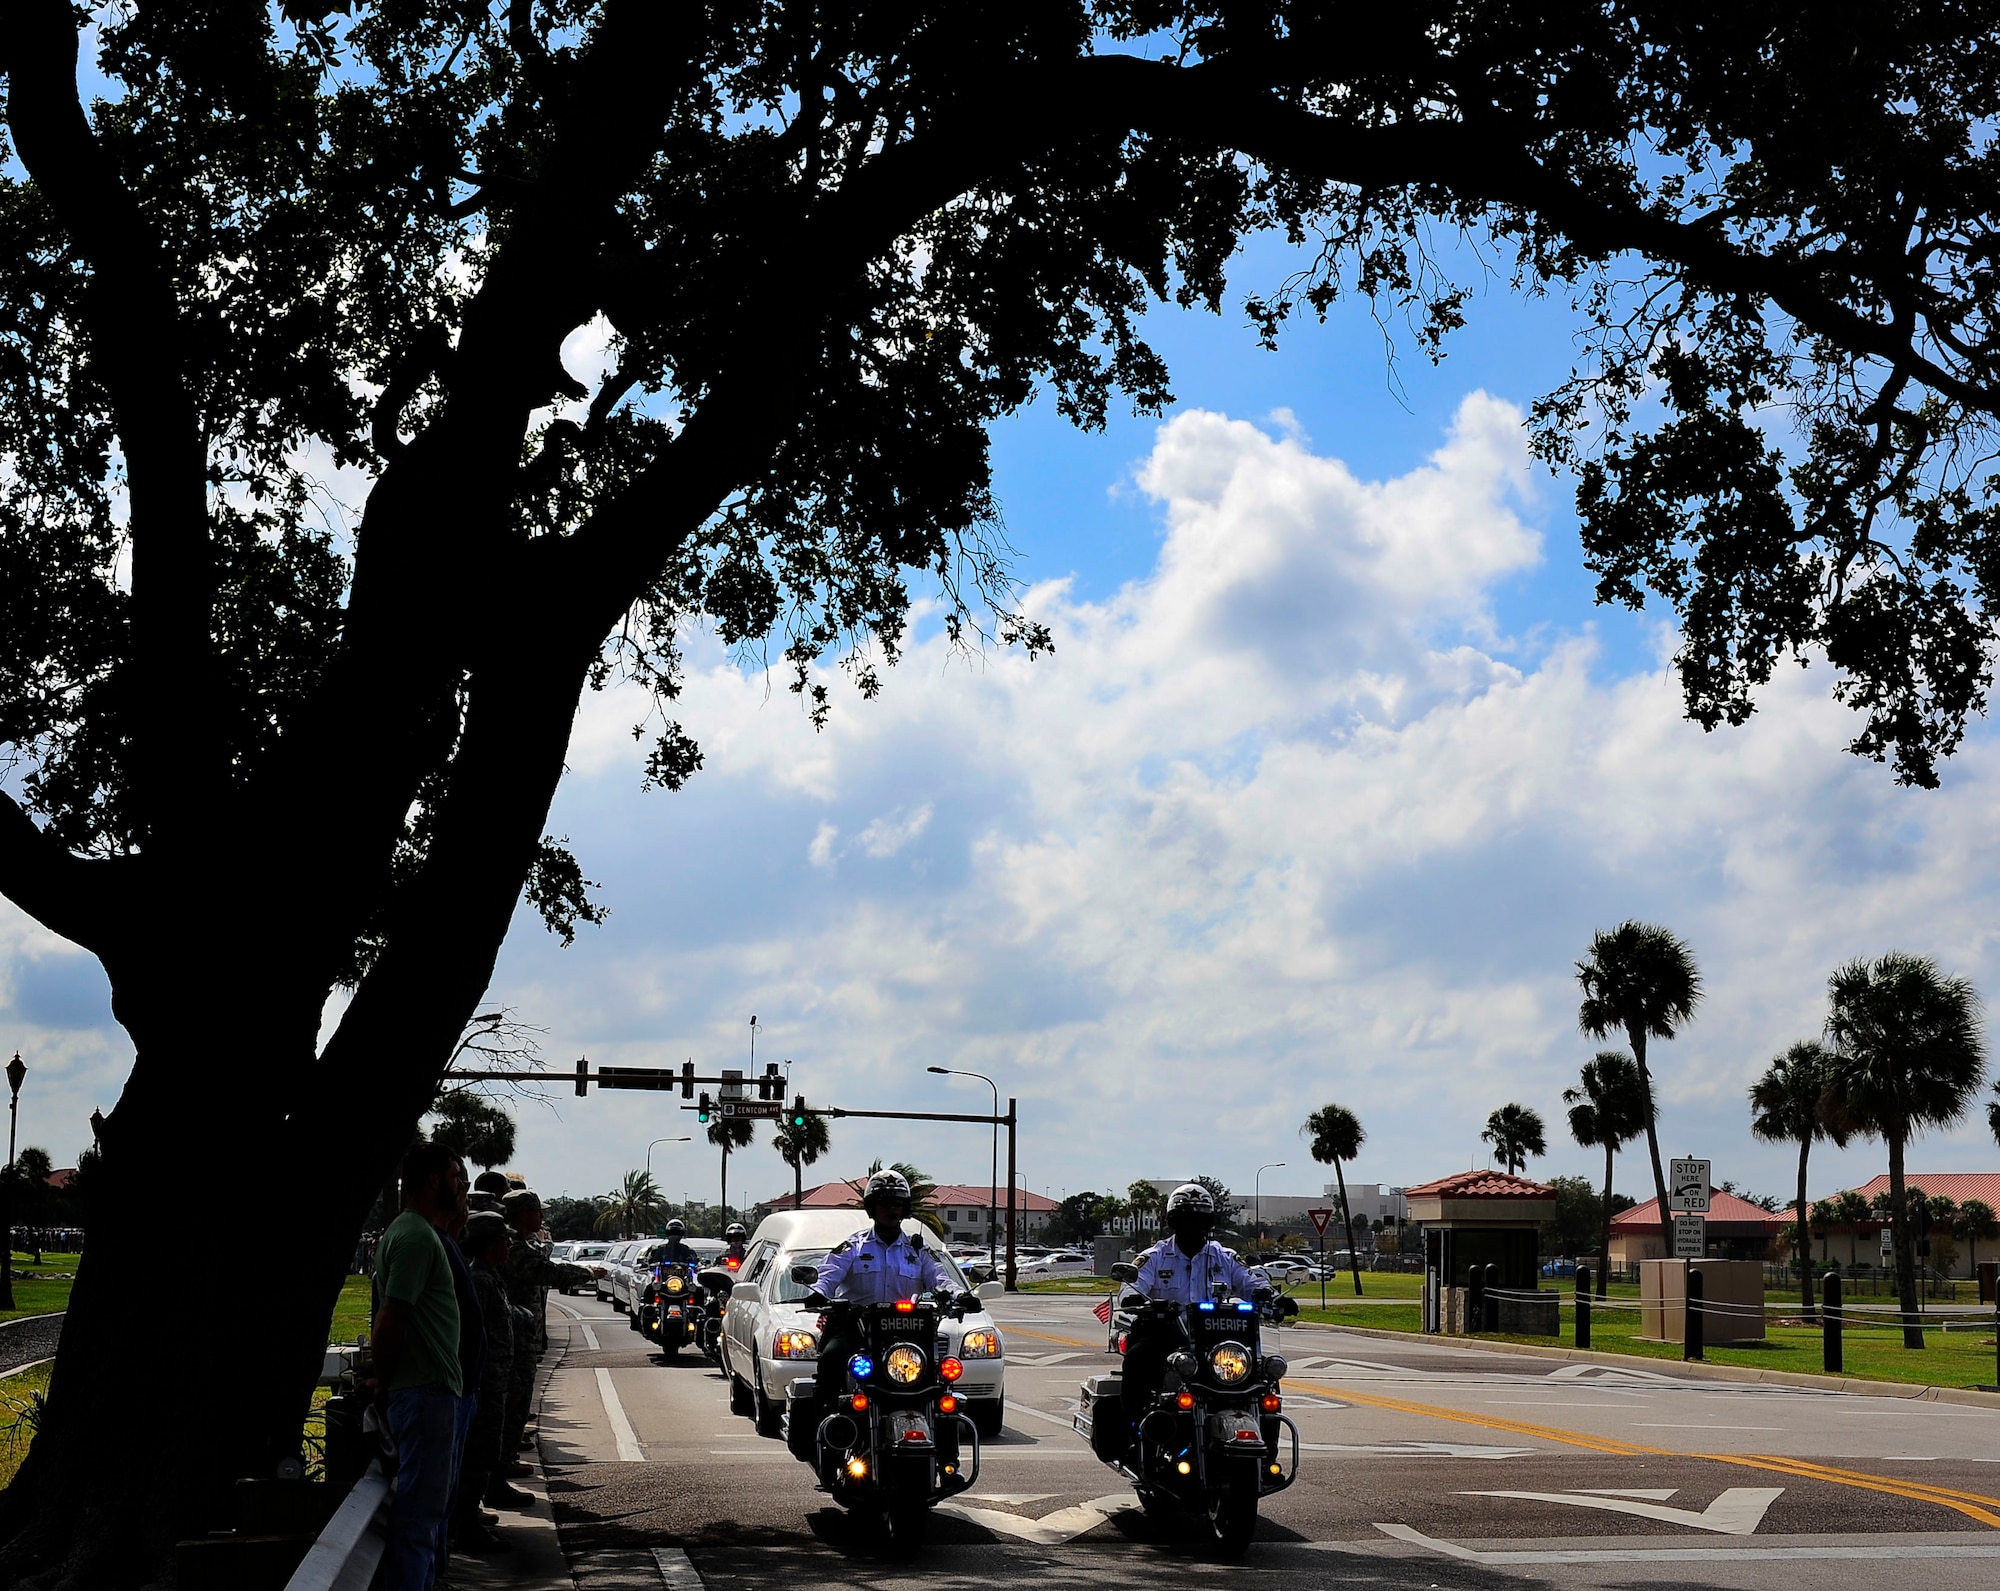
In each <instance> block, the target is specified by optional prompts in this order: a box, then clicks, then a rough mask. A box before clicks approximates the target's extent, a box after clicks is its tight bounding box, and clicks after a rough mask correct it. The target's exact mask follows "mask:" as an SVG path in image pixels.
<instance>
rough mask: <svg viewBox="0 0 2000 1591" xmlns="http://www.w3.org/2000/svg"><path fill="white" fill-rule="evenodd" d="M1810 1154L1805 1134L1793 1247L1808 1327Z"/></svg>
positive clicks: (1810, 1319)
mask: <svg viewBox="0 0 2000 1591" xmlns="http://www.w3.org/2000/svg"><path fill="white" fill-rule="evenodd" d="M1811 1153H1812V1136H1811V1134H1807V1135H1806V1136H1805V1137H1803V1138H1801V1139H1800V1140H1799V1203H1798V1217H1799V1229H1798V1230H1799V1235H1798V1241H1797V1242H1796V1243H1795V1244H1794V1245H1793V1247H1794V1249H1795V1250H1796V1252H1797V1253H1798V1256H1799V1302H1800V1303H1801V1304H1802V1305H1803V1306H1804V1309H1805V1317H1806V1324H1807V1325H1808V1326H1810V1325H1811V1324H1812V1323H1813V1321H1814V1319H1815V1318H1816V1317H1815V1315H1814V1313H1813V1278H1812V1233H1811V1232H1810V1231H1808V1230H1807V1227H1806V1156H1808V1155H1809V1154H1811Z"/></svg>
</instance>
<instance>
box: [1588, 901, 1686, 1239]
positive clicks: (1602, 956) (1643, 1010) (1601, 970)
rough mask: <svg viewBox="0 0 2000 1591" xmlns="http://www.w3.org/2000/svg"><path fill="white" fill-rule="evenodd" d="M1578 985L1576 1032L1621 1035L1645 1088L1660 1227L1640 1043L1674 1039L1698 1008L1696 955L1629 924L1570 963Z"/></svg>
mask: <svg viewBox="0 0 2000 1591" xmlns="http://www.w3.org/2000/svg"><path fill="white" fill-rule="evenodd" d="M1576 981H1577V982H1578V983H1579V984H1581V985H1582V987H1583V1001H1582V1003H1581V1004H1580V1005H1579V1006H1578V1007H1577V1013H1576V1021H1577V1026H1578V1027H1580V1028H1582V1029H1583V1031H1584V1032H1585V1033H1587V1034H1588V1035H1589V1036H1590V1037H1591V1038H1594V1039H1602V1038H1608V1037H1610V1036H1611V1035H1612V1034H1613V1033H1623V1034H1624V1035H1625V1042H1626V1043H1628V1044H1630V1045H1631V1046H1632V1059H1633V1060H1634V1061H1636V1062H1637V1063H1638V1066H1639V1080H1640V1081H1641V1082H1642V1083H1644V1084H1645V1086H1646V1153H1647V1155H1648V1156H1649V1157H1650V1158H1651V1160H1652V1162H1653V1192H1654V1194H1655V1195H1656V1196H1657V1197H1658V1199H1659V1201H1660V1219H1661V1220H1662V1221H1664V1220H1666V1218H1667V1217H1666V1211H1667V1174H1666V1172H1665V1171H1664V1170H1663V1169H1662V1168H1661V1165H1660V1133H1659V1127H1658V1120H1659V1102H1658V1100H1657V1099H1656V1098H1655V1096H1654V1093H1653V1074H1652V1073H1651V1072H1650V1071H1648V1070H1647V1069H1646V1041H1647V1040H1648V1039H1649V1038H1650V1039H1670V1038H1672V1037H1673V1036H1674V1035H1675V1034H1676V1033H1678V1032H1679V1031H1680V1030H1681V1029H1682V1028H1683V1027H1685V1026H1686V1025H1687V1023H1688V1019H1689V1018H1690V1017H1692V1016H1693V1015H1694V1008H1695V1007H1696V1006H1697V1005H1699V1004H1700V1003H1701V973H1700V971H1699V970H1698V969H1697V968H1696V967H1695V964H1694V952H1693V951H1691V950H1689V949H1688V947H1687V946H1686V945H1685V944H1683V943H1682V942H1681V940H1680V939H1679V938H1678V937H1676V936H1675V935H1674V934H1673V933H1671V932H1670V931H1669V930H1667V929H1665V928H1661V927H1659V926H1657V925H1656V924H1653V923H1641V922H1633V921H1630V920H1628V921H1626V922H1622V923H1620V924H1619V925H1618V926H1617V927H1616V928H1609V929H1601V930H1599V931H1598V932H1597V933H1595V934H1592V935H1591V936H1590V954H1589V955H1588V956H1586V957H1585V958H1584V959H1583V960H1582V961H1579V962H1578V963H1577V964H1576Z"/></svg>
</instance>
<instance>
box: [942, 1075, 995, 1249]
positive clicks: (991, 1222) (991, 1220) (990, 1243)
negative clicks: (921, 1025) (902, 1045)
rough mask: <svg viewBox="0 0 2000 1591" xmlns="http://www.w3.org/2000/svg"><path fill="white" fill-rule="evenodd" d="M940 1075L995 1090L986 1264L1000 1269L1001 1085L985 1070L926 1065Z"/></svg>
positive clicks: (987, 1210) (988, 1189)
mask: <svg viewBox="0 0 2000 1591" xmlns="http://www.w3.org/2000/svg"><path fill="white" fill-rule="evenodd" d="M924 1070H925V1071H927V1072H935V1073H936V1074H937V1075H938V1076H939V1077H976V1078H978V1079H979V1081H980V1082H982V1083H984V1084H985V1085H986V1086H987V1087H988V1088H990V1089H992V1090H993V1176H992V1181H991V1182H990V1183H988V1184H987V1188H986V1265H987V1268H988V1269H989V1270H991V1271H993V1272H995V1273H997V1272H998V1271H999V1269H1000V1085H999V1084H998V1083H996V1082H994V1081H993V1079H992V1078H990V1077H988V1076H987V1075H986V1074H985V1073H984V1072H961V1071H957V1070H955V1069H954V1068H952V1067H949V1066H926V1067H925V1068H924Z"/></svg>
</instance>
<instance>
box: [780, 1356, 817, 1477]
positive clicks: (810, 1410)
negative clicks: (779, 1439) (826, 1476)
mask: <svg viewBox="0 0 2000 1591" xmlns="http://www.w3.org/2000/svg"><path fill="white" fill-rule="evenodd" d="M785 1446H786V1447H787V1448H789V1449H790V1450H791V1455H792V1457H793V1458H795V1459H797V1460H798V1461H799V1462H800V1463H802V1464H814V1463H817V1462H818V1461H819V1386H818V1383H817V1382H815V1381H814V1380H813V1378H812V1377H811V1376H801V1377H799V1379H798V1380H796V1381H794V1382H793V1383H792V1384H791V1385H790V1386H788V1387H786V1388H785Z"/></svg>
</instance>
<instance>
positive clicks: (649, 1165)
mask: <svg viewBox="0 0 2000 1591" xmlns="http://www.w3.org/2000/svg"><path fill="white" fill-rule="evenodd" d="M693 1142H694V1139H693V1138H691V1137H689V1136H687V1135H686V1134H682V1135H681V1136H680V1137H678V1138H655V1139H654V1140H653V1141H652V1142H651V1143H649V1144H648V1145H646V1175H647V1176H648V1177H650V1176H652V1174H653V1151H654V1150H655V1149H657V1148H658V1147H659V1146H660V1145H661V1144H691V1143H693Z"/></svg>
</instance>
